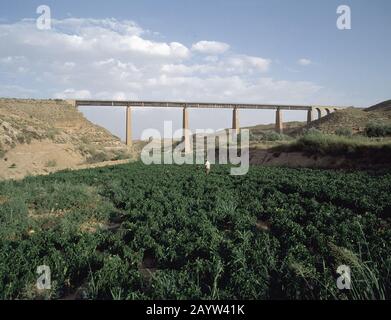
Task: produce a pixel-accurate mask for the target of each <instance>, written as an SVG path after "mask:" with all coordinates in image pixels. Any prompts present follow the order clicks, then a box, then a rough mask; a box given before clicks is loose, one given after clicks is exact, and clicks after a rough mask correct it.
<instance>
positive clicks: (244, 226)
mask: <svg viewBox="0 0 391 320" xmlns="http://www.w3.org/2000/svg"><path fill="white" fill-rule="evenodd" d="M390 190H391V172H377V173H371V172H351V173H350V172H342V171H341V172H338V171H328V170H310V169H287V168H265V167H251V169H250V171H249V173H248V174H247V175H245V176H231V175H229V167H227V166H215V167H213V168H212V172H211V173H210V174H209V175H205V172H204V171H203V170H202V168H200V167H197V166H192V165H188V166H176V165H161V166H157V165H156V166H145V165H143V164H141V163H133V164H127V165H121V166H116V167H107V168H98V169H90V170H83V171H73V172H60V173H56V174H53V175H50V176H46V177H30V178H27V179H25V180H23V181H20V182H1V183H0V298H1V299H15V298H22V299H23V298H51V299H57V298H78V299H382V298H390V296H391V292H390V288H391V279H390V277H391V273H390V272H391V255H390V244H391V231H390V213H391V194H390ZM39 265H47V266H49V267H50V270H51V289H50V290H38V289H37V288H36V281H37V277H38V275H37V273H36V270H37V266H39ZM340 265H347V266H349V267H350V268H351V279H352V288H351V290H340V289H338V287H337V285H336V279H337V278H338V276H339V275H338V274H337V268H338V266H340Z"/></svg>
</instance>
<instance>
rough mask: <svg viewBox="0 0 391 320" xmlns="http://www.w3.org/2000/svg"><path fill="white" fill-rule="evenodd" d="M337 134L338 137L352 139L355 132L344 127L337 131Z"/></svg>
mask: <svg viewBox="0 0 391 320" xmlns="http://www.w3.org/2000/svg"><path fill="white" fill-rule="evenodd" d="M335 134H336V135H338V136H345V137H351V136H352V135H353V131H352V129H350V128H345V127H342V128H338V129H337V130H335Z"/></svg>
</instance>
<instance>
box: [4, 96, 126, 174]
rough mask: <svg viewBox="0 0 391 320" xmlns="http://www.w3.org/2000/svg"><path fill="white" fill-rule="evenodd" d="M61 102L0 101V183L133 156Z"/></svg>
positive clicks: (113, 138) (115, 140)
mask: <svg viewBox="0 0 391 320" xmlns="http://www.w3.org/2000/svg"><path fill="white" fill-rule="evenodd" d="M132 151H133V150H131V149H128V148H127V147H126V146H125V145H124V144H123V143H122V142H121V141H120V139H119V138H117V137H115V136H113V135H112V134H111V133H110V132H109V131H107V130H106V129H104V128H102V127H100V126H97V125H94V124H92V123H91V122H90V121H88V120H87V119H86V118H84V116H83V115H82V114H81V113H80V112H79V111H78V110H77V109H76V108H75V107H74V106H72V105H71V104H69V103H68V102H66V101H63V100H30V99H29V100H22V99H0V178H20V177H23V176H26V175H28V174H41V173H45V172H51V171H55V170H59V169H64V168H72V167H77V166H79V165H83V164H91V163H96V162H102V161H108V160H119V159H125V158H130V157H132V156H133V153H132Z"/></svg>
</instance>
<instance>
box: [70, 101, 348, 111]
mask: <svg viewBox="0 0 391 320" xmlns="http://www.w3.org/2000/svg"><path fill="white" fill-rule="evenodd" d="M75 105H76V106H96V107H100V106H101V107H103V106H110V107H154V108H184V107H186V108H208V109H272V110H273V109H274V110H275V109H281V110H311V109H313V108H319V109H342V108H344V107H341V106H317V105H311V106H310V105H282V104H278V105H277V104H244V103H208V102H200V103H199V102H165V101H115V100H76V101H75Z"/></svg>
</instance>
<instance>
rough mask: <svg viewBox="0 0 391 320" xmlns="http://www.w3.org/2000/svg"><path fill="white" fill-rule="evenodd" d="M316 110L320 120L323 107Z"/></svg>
mask: <svg viewBox="0 0 391 320" xmlns="http://www.w3.org/2000/svg"><path fill="white" fill-rule="evenodd" d="M316 111H317V112H318V120H319V119H320V118H322V109H319V108H316Z"/></svg>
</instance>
